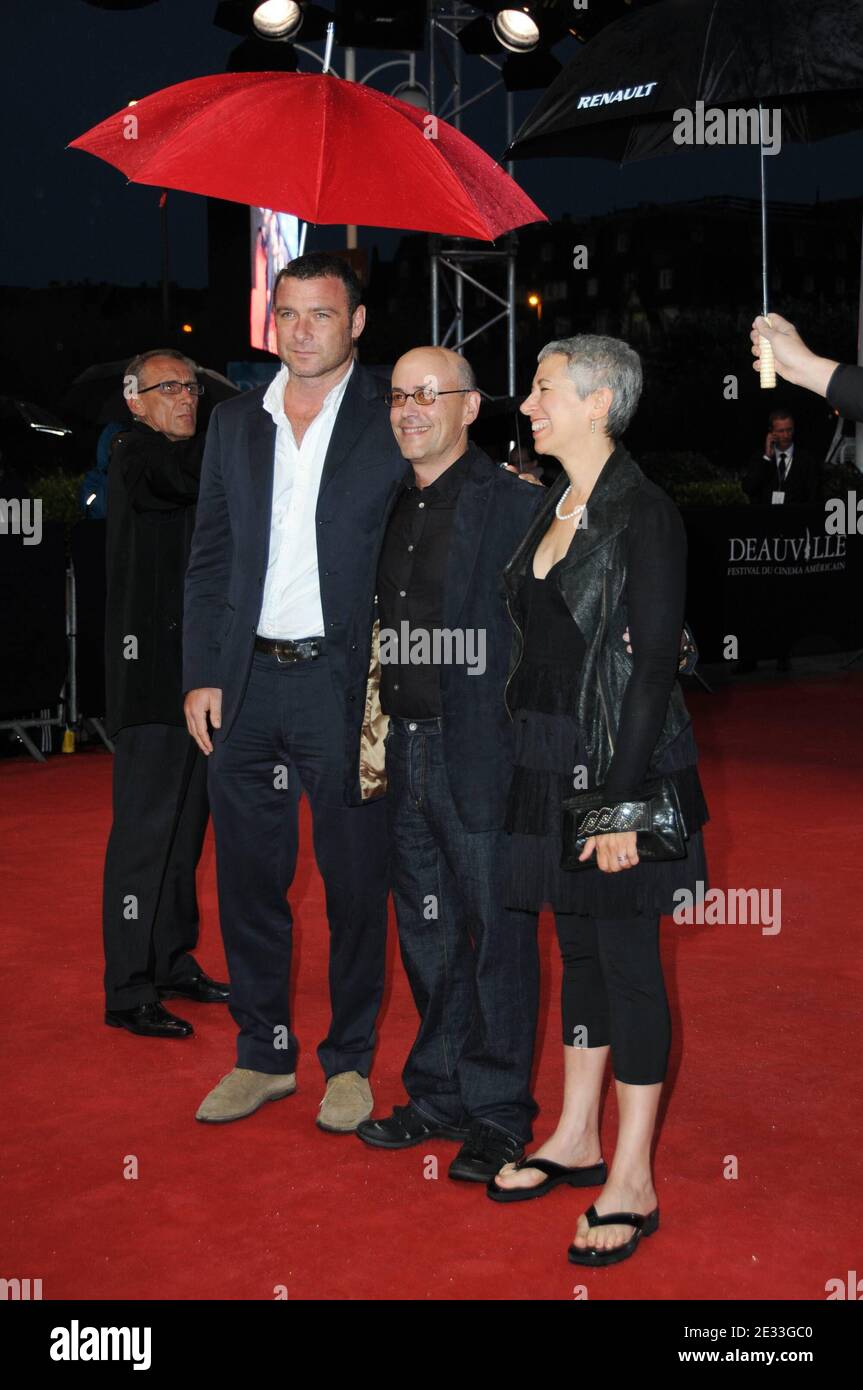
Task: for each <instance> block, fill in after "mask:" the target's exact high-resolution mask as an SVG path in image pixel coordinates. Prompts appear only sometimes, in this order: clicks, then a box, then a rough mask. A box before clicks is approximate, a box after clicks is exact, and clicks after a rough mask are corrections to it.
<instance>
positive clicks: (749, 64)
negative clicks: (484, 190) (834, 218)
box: [505, 0, 863, 386]
mask: <svg viewBox="0 0 863 1390" xmlns="http://www.w3.org/2000/svg"><path fill="white" fill-rule="evenodd" d="M699 104H700V105H699ZM779 104H781V138H783V139H789V138H790V139H792V140H804V141H811V140H818V139H822V138H824V137H826V136H828V135H839V134H844V133H845V132H847V131H850V130H856V129H858V128H859V127H860V126H861V124H863V0H817V3H813V0H663V3H662V4H658V5H654V6H652V7H651V8H649V9H644V10H638V11H635V12H634V13H632V14H630V15H627V16H626V17H625V18H623V19H620V20H617V21H616V22H615V23H613V24H610V25H608V26H607V27H606V28H605V29H602V30H601V31H600V32H599V33H598V34H597V36H596V37H595V38H593V39H591V41H590V43H588V44H586V45H585V46H584V48H582V49H581V50H580V52H579V53H577V54H576V56H575V57H574V58H573V60H572V61H571V62H570V63H569V64H568V66H567V67H566V68H564V70H563V72H562V73H561V74H560V76H559V77H558V78H556V80H555V81H554V82H553V83H552V85H551V86H550V87H549V88H548V90H547V91H546V93H545V95H544V96H543V98H542V100H541V101H540V102H539V104H538V106H536V108H535V109H534V110H533V111H532V112H531V114H530V115H529V116H528V118H527V120H526V121H525V122H524V124H523V125H522V127H521V129H520V130H519V132H518V134H517V135H516V137H515V140H514V141H513V143H512V145H511V146H510V147H509V149H508V150H507V152H506V156H505V157H506V158H511V159H519V158H530V157H531V156H536V155H565V154H569V155H588V156H594V157H599V158H605V159H614V160H616V161H617V162H618V163H621V164H624V163H628V162H630V161H634V160H638V159H647V158H650V157H651V156H653V155H659V154H670V153H674V152H678V151H680V150H681V149H686V148H687V147H688V142H687V136H688V137H689V139H690V140H691V139H692V138H693V137H694V138H695V140H696V142H697V143H698V144H708V145H710V144H720V143H752V144H756V145H757V146H758V149H759V152H760V162H761V238H762V248H761V249H762V281H763V300H764V302H763V305H762V312H763V313H764V314H765V315H766V314H767V200H766V180H765V144H770V143H771V141H772V139H773V136H774V131H775V127H773V126H772V121H771V117H772V112H771V111H770V110H768V108H769V107H775V106H777V105H779ZM714 112H715V113H717V116H716V117H714V116H713V114H712V113H714ZM720 116H721V119H720ZM723 122H724V125H723ZM732 131H733V133H734V136H735V137H736V138H735V139H734V140H729V138H728V137H729V134H730V133H731V132H732ZM720 135H724V137H725V138H724V140H723V139H720V138H716V137H719V136H720ZM699 136H700V137H701V138H700V139H699V138H698V137H699ZM741 136H742V137H743V138H740V137H741ZM763 347H769V345H768V344H763ZM768 357H769V358H770V359H772V352H770V353H769V354H768ZM761 361H762V381H761V384H762V386H767V385H770V386H772V385H775V375H774V376H773V379H772V380H771V379H770V368H769V367H767V364H766V363H765V355H764V352H763V350H762V356H761ZM765 368H766V369H765Z"/></svg>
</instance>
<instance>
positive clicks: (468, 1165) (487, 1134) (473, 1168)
mask: <svg viewBox="0 0 863 1390" xmlns="http://www.w3.org/2000/svg"><path fill="white" fill-rule="evenodd" d="M523 1153H524V1145H523V1144H522V1142H521V1140H520V1139H516V1137H515V1135H513V1134H507V1133H506V1132H505V1131H504V1130H502V1129H497V1128H496V1127H495V1126H494V1125H488V1124H484V1123H483V1122H482V1120H477V1121H475V1122H474V1123H473V1124H472V1125H471V1127H470V1133H469V1135H468V1137H467V1140H466V1141H465V1143H464V1144H463V1145H462V1146H461V1148H460V1149H459V1151H458V1153H457V1154H456V1156H455V1158H454V1159H453V1161H452V1163H451V1164H450V1166H449V1176H450V1177H451V1178H455V1180H456V1181H457V1182H484V1183H488V1182H490V1181H491V1179H492V1178H493V1177H494V1176H495V1174H496V1173H499V1172H500V1170H501V1168H502V1167H503V1165H504V1164H505V1163H517V1162H518V1160H519V1159H520V1158H521V1157H522V1155H523Z"/></svg>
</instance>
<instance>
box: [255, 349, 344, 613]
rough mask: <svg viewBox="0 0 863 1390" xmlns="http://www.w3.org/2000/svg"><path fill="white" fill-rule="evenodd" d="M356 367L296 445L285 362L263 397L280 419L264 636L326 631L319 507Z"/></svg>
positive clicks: (328, 397) (329, 395)
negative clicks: (330, 453) (330, 450)
mask: <svg viewBox="0 0 863 1390" xmlns="http://www.w3.org/2000/svg"><path fill="white" fill-rule="evenodd" d="M353 369H354V364H353V362H352V363H351V365H350V367H349V368H348V370H347V372H346V373H345V375H344V376H343V377H342V379H341V381H339V382H337V383H336V385H335V386H334V387H333V389H332V390H331V391H329V392H328V393H327V395H326V396H325V397H324V402H323V405H322V406H321V408H320V410H319V411H318V413H317V415H316V416H315V418H314V420H312V422H311V424H310V425H309V426H308V428H307V429H306V432H305V434H304V435H303V439H302V443H301V444H299V445H298V444H297V442H296V440H295V438H294V431H293V429H292V428H291V422H290V420H289V419H288V417H287V415H286V414H285V387H286V385H287V383H288V379H289V376H290V373H289V371H288V368H287V367H286V366H284V365H283V366H282V368H281V371H279V372H278V373H277V374H276V376H275V378H274V379H273V380H272V381H271V382H270V385H269V386H268V388H267V392H266V395H265V396H264V409H265V410H266V411H268V412H269V413H270V415H272V417H273V419H274V421H275V422H276V448H275V456H274V460H273V469H274V473H273V509H272V513H271V516H270V550H269V558H268V560H267V577H266V580H265V582H264V597H263V602H262V604H261V616H260V619H259V621H258V633H259V635H260V636H261V637H287V638H292V639H296V638H298V637H318V636H323V634H324V614H323V607H322V605H321V587H320V583H319V580H318V543H317V527H316V526H315V509H316V507H317V503H318V492H319V491H320V486H321V477H322V475H323V471H324V460H325V459H326V456H327V450H328V448H329V446H330V439H331V437H332V433H333V426H334V424H335V422H336V414H337V413H338V409H339V406H340V405H341V403H342V397H343V396H344V394H345V390H346V389H347V384H348V382H349V381H350V378H351V372H352V371H353Z"/></svg>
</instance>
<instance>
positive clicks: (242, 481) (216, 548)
mask: <svg viewBox="0 0 863 1390" xmlns="http://www.w3.org/2000/svg"><path fill="white" fill-rule="evenodd" d="M274 315H275V324H276V334H277V344H278V352H279V356H280V358H281V360H282V363H283V366H282V368H281V370H280V371H279V373H278V374H277V376H276V377H275V379H274V381H273V382H272V383H271V385H270V386H269V387H267V388H265V389H259V390H256V391H251V392H249V393H248V394H246V395H244V396H242V397H240V398H238V399H236V400H233V401H228V402H226V403H224V404H223V405H220V406H219V407H217V409H216V410H215V411H214V412H213V418H212V422H211V425H210V430H209V433H208V436H207V446H206V451H205V455H204V465H203V470H202V477H201V493H200V500H199V504H198V517H197V524H196V527H195V534H194V538H193V543H192V555H191V560H190V563H189V569H188V573H187V576H186V607H185V622H184V635H183V641H184V647H183V673H184V674H183V688H184V690H185V691H186V692H187V693H186V700H185V710H186V717H187V723H188V728H189V731H190V733H191V734H192V735H193V737H194V738H195V740H196V741H197V743H198V746H199V747H200V748H201V749H202V751H203V752H204V753H205V754H206V755H207V757H208V758H209V783H208V784H209V791H210V803H211V809H212V816H213V826H214V830H215V835H216V851H217V870H218V885H219V912H220V917H221V925H222V932H223V935H224V940H225V949H226V952H227V956H228V964H229V969H230V974H231V999H230V1008H231V1013H232V1015H233V1017H234V1020H235V1022H236V1023H237V1025H238V1028H239V1038H238V1047H237V1065H236V1067H235V1068H234V1070H233V1071H231V1072H230V1074H229V1075H228V1076H226V1077H224V1078H223V1079H222V1081H221V1082H220V1083H219V1085H217V1086H216V1087H215V1089H214V1090H213V1091H212V1092H211V1093H210V1094H209V1095H208V1096H207V1097H206V1098H205V1100H204V1101H203V1103H202V1105H201V1106H200V1108H199V1110H198V1114H197V1118H198V1119H199V1120H203V1121H210V1122H219V1121H228V1120H235V1119H239V1118H241V1117H242V1116H244V1115H249V1114H251V1113H252V1112H253V1111H255V1110H257V1109H258V1107H259V1106H260V1105H262V1104H263V1103H264V1102H265V1101H268V1100H276V1099H279V1098H281V1097H283V1096H287V1095H290V1094H291V1092H292V1091H293V1090H294V1089H295V1086H296V1060H297V1049H298V1044H297V1039H296V1037H295V1035H294V1033H293V1031H292V1029H291V1020H290V1016H289V1011H288V988H289V980H290V967H291V925H292V917H291V910H290V907H289V905H288V903H287V901H286V896H285V895H286V893H287V891H288V889H289V888H290V885H291V882H292V880H293V875H294V869H295V865H296V859H297V843H298V807H299V800H300V795H301V793H302V792H305V793H306V795H307V797H308V799H309V801H310V803H311V811H312V822H313V833H314V846H315V855H316V858H317V862H318V867H319V868H320V871H321V874H322V877H323V880H324V886H325V889H326V900H327V916H328V919H329V929H330V970H329V982H330V1002H331V1008H332V1017H331V1022H330V1026H329V1030H328V1034H327V1037H326V1038H325V1040H324V1041H323V1042H322V1043H321V1044H320V1046H319V1048H318V1057H319V1059H320V1062H321V1066H322V1067H323V1071H324V1075H325V1077H326V1079H327V1086H326V1094H325V1096H324V1099H323V1101H322V1103H321V1109H320V1112H319V1116H318V1124H319V1125H320V1126H321V1128H323V1129H326V1130H329V1131H331V1132H336V1133H343V1132H347V1131H351V1130H354V1129H356V1126H357V1125H358V1124H359V1123H360V1121H361V1120H363V1119H365V1118H366V1117H367V1116H368V1115H370V1114H371V1111H372V1107H373V1101H372V1094H371V1088H370V1086H369V1081H368V1075H369V1069H370V1066H371V1060H372V1052H373V1049H374V1043H375V1020H376V1017H377V1013H378V1008H379V1004H380V999H381V994H382V989H383V978H384V949H385V943H386V904H387V890H388V841H387V829H386V808H385V805H384V803H383V801H382V800H381V799H380V796H381V794H382V792H383V790H384V788H383V784H382V782H381V780H380V779H379V778H375V777H374V776H371V777H365V776H364V777H363V779H362V780H361V778H360V772H359V768H358V766H357V764H356V760H355V758H354V756H353V752H354V751H355V748H356V744H357V736H358V730H359V727H360V725H361V723H362V721H363V715H364V713H365V710H364V704H363V702H364V697H365V684H366V678H367V675H368V660H369V654H368V649H366V650H365V651H363V650H362V649H361V647H360V645H359V643H358V642H357V641H356V640H355V639H352V633H354V631H355V630H356V627H357V621H356V615H357V613H358V612H362V613H365V612H367V611H368V607H369V605H370V603H371V598H372V595H373V594H374V589H373V587H372V586H373V583H374V572H373V568H372V559H373V551H374V543H375V537H376V535H377V532H378V528H379V525H380V517H381V514H382V512H383V511H384V509H385V507H386V505H387V501H388V498H389V494H390V491H391V490H392V488H393V487H394V486H395V484H396V482H397V480H398V478H399V477H400V475H401V473H402V471H403V469H404V463H403V460H402V457H401V455H400V453H399V450H398V448H397V446H396V444H395V441H394V439H393V437H392V431H391V430H390V427H389V420H388V416H387V410H386V407H385V405H384V404H383V401H382V391H383V385H384V384H383V383H382V382H379V381H377V379H376V378H375V377H373V376H372V375H371V374H370V373H369V372H367V371H366V370H365V369H364V368H363V367H362V366H360V364H359V363H358V362H356V361H355V360H354V359H355V344H356V340H357V339H358V338H359V336H360V334H361V332H362V330H363V325H364V323H365V309H364V307H363V305H362V304H361V303H360V287H359V283H358V281H357V279H356V276H355V275H354V273H353V271H352V270H351V268H350V267H349V266H348V265H347V264H346V262H344V261H342V260H341V259H340V258H339V257H337V256H330V255H325V254H322V253H315V254H312V255H309V256H303V257H300V258H299V259H297V260H295V261H293V262H291V264H290V265H289V266H288V267H287V268H286V269H285V270H283V271H281V272H280V274H279V276H278V280H277V284H276V288H275V293H274ZM208 717H209V720H210V724H211V726H212V736H211V731H210V729H208V726H207V720H208Z"/></svg>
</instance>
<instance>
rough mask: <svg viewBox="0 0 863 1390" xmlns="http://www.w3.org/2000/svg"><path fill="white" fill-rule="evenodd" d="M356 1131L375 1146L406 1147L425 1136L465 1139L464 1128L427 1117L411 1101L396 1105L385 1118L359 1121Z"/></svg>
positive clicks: (367, 1142)
mask: <svg viewBox="0 0 863 1390" xmlns="http://www.w3.org/2000/svg"><path fill="white" fill-rule="evenodd" d="M355 1133H356V1134H357V1135H358V1136H359V1138H360V1139H362V1141H363V1143H364V1144H371V1146H372V1148H375V1149H409V1148H410V1147H411V1146H412V1145H413V1144H423V1143H425V1141H426V1140H427V1139H454V1140H455V1141H456V1143H458V1142H459V1140H461V1139H464V1138H465V1136H466V1134H467V1130H466V1129H457V1128H456V1127H455V1126H454V1125H443V1124H437V1123H435V1122H434V1121H431V1120H426V1119H425V1117H424V1116H423V1115H421V1114H420V1112H419V1111H418V1110H415V1109H414V1107H413V1106H412V1105H410V1104H408V1105H396V1106H394V1108H393V1113H392V1114H391V1115H390V1117H389V1118H388V1119H386V1120H361V1121H360V1123H359V1124H358V1125H357V1128H356V1130H355Z"/></svg>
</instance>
